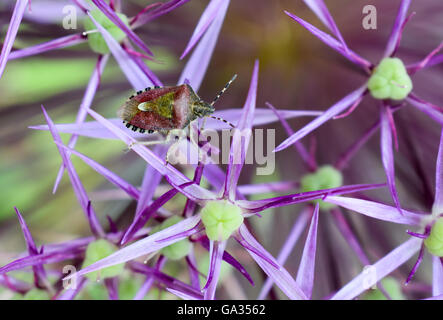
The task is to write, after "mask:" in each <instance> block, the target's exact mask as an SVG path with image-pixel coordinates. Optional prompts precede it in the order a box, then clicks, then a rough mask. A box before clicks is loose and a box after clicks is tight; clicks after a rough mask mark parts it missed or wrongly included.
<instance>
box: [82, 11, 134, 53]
mask: <svg viewBox="0 0 443 320" xmlns="http://www.w3.org/2000/svg"><path fill="white" fill-rule="evenodd" d="M90 13H91V15H92V17H93V18H94V19H95V21H97V22H98V23H99V24H100V25H101V26H102V27H103V28H105V29H106V31H108V32H109V33H110V34H111V36H112V37H113V38H114V39H115V40H116V41H117V42H121V41H122V40H123V39H124V38H125V37H126V33H124V32H123V31H122V30H121V29H120V28H119V27H117V26H116V25H115V24H114V23H113V22H112V21H111V20H109V18H108V17H107V16H105V14H104V13H103V12H101V11H100V10H98V9H97V10H93V11H91V12H90ZM117 15H118V17H119V18H120V20H121V21H123V23H124V24H125V25H127V26H128V27H129V22H128V18H127V17H126V16H125V15H124V14H122V13H117ZM83 25H84V27H85V30H86V31H91V30H96V29H97V27H96V26H95V24H94V22H92V20H91V19H90V18H89V17H87V18H85V20H84V21H83ZM88 43H89V46H90V47H91V50H92V51H94V52H96V53H99V54H107V53H109V48H108V45H107V44H106V41H105V39H104V38H103V36H102V35H101V33H100V32H98V31H97V32H94V33H89V34H88Z"/></svg>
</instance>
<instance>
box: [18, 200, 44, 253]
mask: <svg viewBox="0 0 443 320" xmlns="http://www.w3.org/2000/svg"><path fill="white" fill-rule="evenodd" d="M14 210H15V212H16V213H17V217H18V221H19V223H20V227H21V229H22V231H23V236H24V238H25V242H26V247H27V248H28V251H29V254H31V255H33V254H38V253H39V252H38V249H37V246H36V245H35V243H34V239H33V238H32V235H31V232H30V231H29V228H28V226H27V224H26V222H25V219H23V216H22V215H21V213H20V211H19V210H18V209H17V208H16V207H14Z"/></svg>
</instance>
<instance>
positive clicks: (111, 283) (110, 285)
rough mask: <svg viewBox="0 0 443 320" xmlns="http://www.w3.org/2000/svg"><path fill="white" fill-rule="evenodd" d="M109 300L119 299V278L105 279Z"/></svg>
mask: <svg viewBox="0 0 443 320" xmlns="http://www.w3.org/2000/svg"><path fill="white" fill-rule="evenodd" d="M104 283H105V287H106V290H107V291H108V296H109V300H118V278H117V277H114V278H107V279H105V281H104Z"/></svg>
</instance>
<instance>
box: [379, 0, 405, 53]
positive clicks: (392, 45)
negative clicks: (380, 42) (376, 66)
mask: <svg viewBox="0 0 443 320" xmlns="http://www.w3.org/2000/svg"><path fill="white" fill-rule="evenodd" d="M410 4H411V0H402V2H401V4H400V8H399V10H398V14H397V18H396V19H395V23H394V27H393V28H392V31H391V35H390V37H389V40H388V43H387V45H386V50H385V54H384V57H389V56H391V55H392V54H394V53H395V51H396V48H397V46H398V42H399V41H398V40H399V38H400V37H401V32H402V26H403V23H404V21H405V20H406V14H407V13H408V9H409V5H410Z"/></svg>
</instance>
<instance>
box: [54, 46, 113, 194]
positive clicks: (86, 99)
mask: <svg viewBox="0 0 443 320" xmlns="http://www.w3.org/2000/svg"><path fill="white" fill-rule="evenodd" d="M108 58H109V55H105V56H99V57H98V60H97V64H96V66H95V69H94V72H93V73H92V75H91V78H90V79H89V83H88V86H87V87H86V91H85V94H84V96H83V100H82V102H81V104H80V108H79V110H78V113H77V118H76V120H75V124H77V125H79V124H82V123H83V122H84V121H85V119H86V116H87V114H88V112H87V110H88V109H89V108H90V107H91V104H92V100H93V99H94V96H95V92H96V91H97V89H98V86H99V85H100V78H101V75H102V73H103V69H104V68H105V66H106V63H107V61H108ZM77 138H78V136H77V135H73V136H71V138H70V139H69V142H68V146H69V148H74V147H75V144H76V143H77ZM68 157H69V152H68ZM64 169H65V166H64V165H63V164H62V165H61V166H60V169H59V170H58V174H57V178H56V179H55V183H54V188H53V189H52V193H55V192H56V191H57V187H58V185H59V183H60V181H61V179H62V176H63V172H64Z"/></svg>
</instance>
